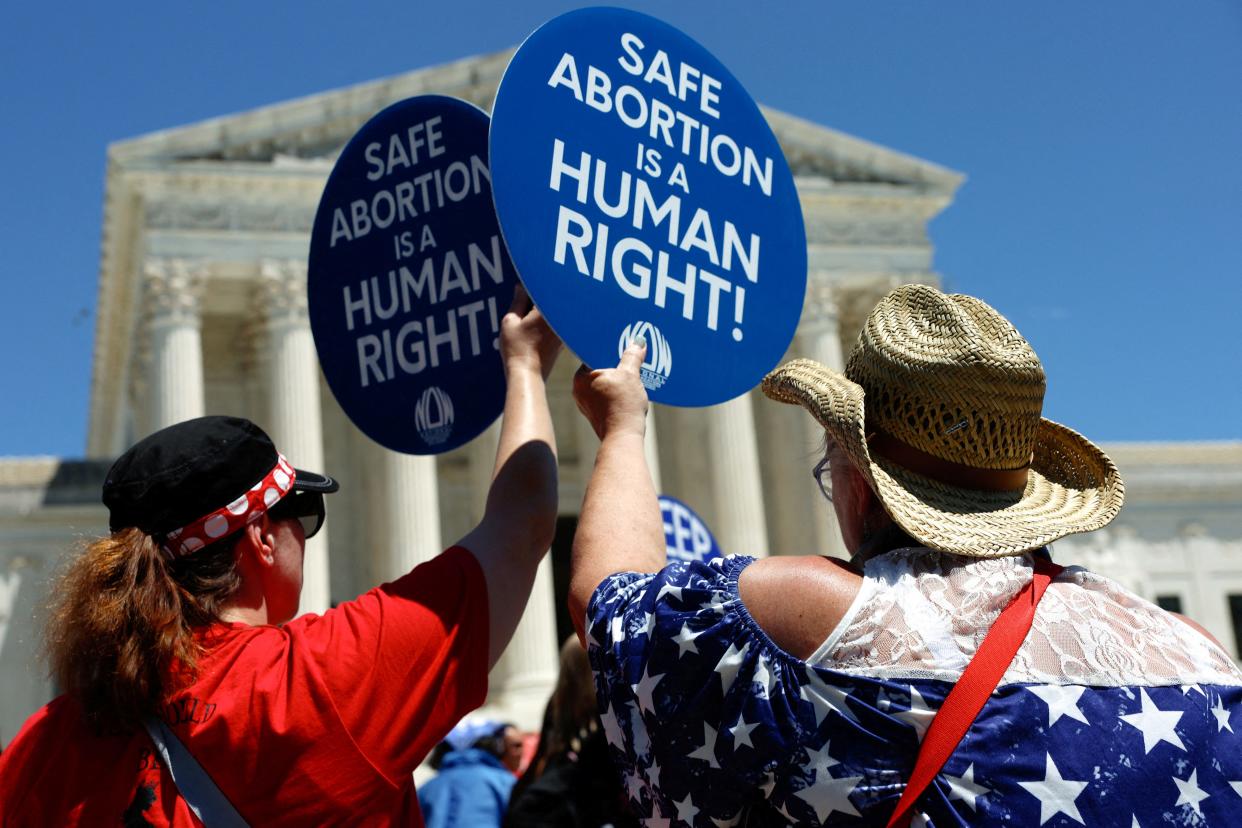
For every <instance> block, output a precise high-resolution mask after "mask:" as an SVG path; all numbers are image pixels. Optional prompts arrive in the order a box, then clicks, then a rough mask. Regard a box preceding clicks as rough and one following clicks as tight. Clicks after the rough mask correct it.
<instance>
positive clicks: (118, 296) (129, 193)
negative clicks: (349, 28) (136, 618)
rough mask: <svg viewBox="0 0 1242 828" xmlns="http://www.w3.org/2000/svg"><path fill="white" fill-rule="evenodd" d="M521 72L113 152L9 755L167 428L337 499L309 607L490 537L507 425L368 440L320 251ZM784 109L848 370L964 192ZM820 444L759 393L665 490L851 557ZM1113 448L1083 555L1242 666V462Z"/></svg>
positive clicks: (719, 516)
mask: <svg viewBox="0 0 1242 828" xmlns="http://www.w3.org/2000/svg"><path fill="white" fill-rule="evenodd" d="M510 55H511V52H502V53H498V54H494V55H488V56H483V57H476V58H469V59H466V60H462V61H458V62H456V63H452V64H447V65H443V66H437V67H432V68H429V69H424V70H420V71H415V72H410V73H408V74H404V75H400V76H397V77H393V78H388V79H384V80H380V81H375V82H372V83H365V84H360V85H358V86H353V87H349V88H346V89H340V90H335V91H331V92H326V93H323V94H320V95H315V96H311V97H308V98H304V99H300V100H294V101H289V102H286V103H280V104H276V105H273V106H268V107H264V108H261V109H258V110H254V111H251V112H246V113H242V114H239V115H232V116H226V117H222V118H217V119H213V120H210V121H206V122H203V123H199V124H192V125H189V126H185V127H178V128H174V129H170V130H167V131H164V132H159V133H155V134H151V135H146V136H142V137H139V138H135V139H132V140H128V141H123V142H121V143H118V144H115V145H113V146H112V147H110V148H109V152H108V168H107V181H106V196H105V209H104V226H103V246H102V257H101V264H100V276H99V298H98V306H97V326H98V327H97V330H96V338H95V350H94V362H93V364H94V371H93V379H92V388H91V402H90V416H89V434H88V441H87V454H88V458H89V459H87V460H81V461H65V460H60V459H57V458H15V459H8V460H0V740H7V738H9V737H11V735H12V733H13V732H14V731H15V729H16V727H17V726H18V725H19V724H20V722H21V720H22V719H23V718H24V717H25V716H27V715H29V713H31V712H32V711H33V710H34V709H35V708H36V707H37V706H38V705H39V704H41V703H43V702H44V701H46V700H47V699H48V698H50V696H51V694H52V693H53V692H54V688H53V687H52V686H51V685H50V684H49V683H48V682H47V680H46V679H45V678H44V677H43V676H42V673H41V672H40V667H39V666H38V664H37V662H36V660H35V653H36V649H37V640H36V630H37V624H38V618H37V612H38V607H39V605H40V603H41V601H42V594H43V590H44V586H45V584H46V581H47V579H48V577H49V576H50V574H51V573H52V572H53V570H54V569H55V566H56V563H57V561H58V560H59V559H60V558H61V557H62V556H63V555H64V554H65V552H66V551H67V550H68V549H69V548H70V547H71V545H72V543H73V541H74V539H75V538H77V537H89V536H91V535H95V534H99V533H102V532H103V531H106V524H107V521H106V513H105V512H104V510H103V508H102V507H101V506H99V505H98V491H99V490H98V486H99V483H100V482H102V477H103V474H104V472H105V471H106V469H107V467H108V464H109V462H110V459H111V458H113V457H115V456H116V455H117V454H119V453H120V452H121V451H122V450H124V448H126V447H127V446H128V445H130V444H131V443H132V442H134V441H135V440H137V439H139V438H141V437H143V436H145V435H146V434H148V433H150V432H151V431H153V430H155V429H158V428H161V427H163V426H166V425H169V424H171V423H174V422H178V421H180V420H184V419H187V418H190V417H195V416H200V415H203V414H216V413H229V414H240V415H242V416H246V417H249V418H251V419H253V420H255V421H256V422H258V423H259V424H260V425H262V426H263V427H264V428H265V429H266V430H267V431H268V432H269V433H270V434H271V435H272V436H273V438H274V439H275V440H276V443H277V445H278V446H280V447H281V450H282V451H283V452H284V453H285V454H286V456H288V457H289V458H290V460H291V461H292V462H293V463H294V464H296V465H299V466H301V467H304V468H309V469H323V470H325V471H327V472H328V473H330V474H332V475H333V476H335V477H337V478H338V479H340V481H341V484H342V485H341V492H340V493H339V494H337V495H334V496H332V497H331V498H330V499H329V518H328V522H327V525H326V531H325V532H323V533H321V534H320V535H319V536H318V537H316V538H314V539H312V540H311V541H310V543H308V548H307V555H306V564H305V567H306V574H305V588H304V593H303V601H302V609H303V610H304V611H322V610H324V609H326V608H327V607H329V606H331V605H332V604H333V603H334V602H339V601H343V600H348V599H349V598H352V597H353V596H355V595H357V594H358V593H360V592H362V591H365V590H366V589H368V588H370V587H371V586H373V585H375V584H378V583H381V582H383V581H385V580H388V579H391V578H393V577H395V576H397V575H399V574H401V573H403V572H405V571H407V570H408V569H409V568H411V567H412V566H414V565H415V564H417V563H418V562H420V561H423V560H426V559H428V558H430V557H432V556H433V555H435V554H437V553H438V552H439V551H440V550H441V549H443V548H444V547H445V546H446V545H448V544H451V543H452V542H453V541H454V540H455V539H456V538H458V537H460V536H461V535H463V534H464V533H465V532H466V531H467V530H468V529H469V528H471V527H472V526H473V525H474V523H475V522H476V521H477V520H478V519H479V517H480V515H481V512H482V508H483V504H484V501H485V497H486V488H487V483H488V480H489V477H490V471H491V465H492V458H493V455H494V451H495V441H496V429H495V427H493V428H492V429H491V430H490V431H488V432H486V433H485V434H484V435H483V436H482V437H480V438H479V439H477V440H475V441H474V442H473V443H471V444H470V445H468V446H465V447H463V448H461V449H458V450H457V451H454V452H451V453H448V454H444V455H441V456H439V457H413V456H407V455H400V454H395V453H393V452H390V451H387V450H385V449H382V448H380V447H379V446H377V445H375V444H374V443H372V442H371V441H370V440H368V439H367V438H366V437H365V436H363V435H362V434H361V433H360V432H359V431H358V430H357V429H356V428H354V427H353V426H352V425H351V424H350V422H349V421H348V419H347V418H346V417H345V415H344V414H343V413H342V411H341V409H340V408H339V406H338V405H337V404H336V402H335V400H334V399H333V397H332V394H331V392H330V391H329V390H328V388H327V386H326V384H325V383H324V382H323V380H322V377H321V374H320V372H319V368H318V364H317V359H316V353H315V347H314V343H313V341H312V338H311V333H310V327H309V324H308V321H307V307H306V288H305V282H306V252H307V249H308V246H309V237H310V227H311V222H312V219H313V217H314V213H315V209H316V206H317V204H318V200H319V195H320V192H321V190H322V188H323V185H324V182H325V180H326V178H327V175H328V173H329V172H330V170H331V168H332V164H333V161H334V159H335V157H336V154H337V152H338V151H339V150H340V149H341V147H342V146H343V145H344V144H345V142H346V141H347V140H348V139H349V137H350V136H351V135H352V134H353V133H354V132H355V131H356V130H357V129H358V127H360V126H361V125H362V123H363V122H365V121H366V120H367V119H368V118H370V117H371V116H372V115H373V114H375V113H376V112H377V111H379V110H380V109H382V108H383V107H385V106H386V105H388V104H390V103H393V102H395V101H397V100H401V99H403V98H407V97H410V96H413V95H418V94H424V93H432V92H434V93H439V94H448V95H455V96H457V97H461V98H464V99H466V100H469V101H472V102H474V103H476V104H478V105H479V106H481V107H483V108H484V109H488V108H490V105H491V102H492V97H493V95H494V93H495V90H496V86H497V84H498V82H499V79H500V76H501V74H502V72H503V71H504V68H505V66H506V64H507V62H508V59H509V57H510ZM764 112H765V115H766V116H767V118H768V119H769V122H770V123H771V125H772V128H773V130H774V131H775V132H776V135H777V137H778V139H779V140H780V142H781V145H782V148H783V150H784V152H785V154H786V157H787V158H788V160H789V163H790V166H791V168H792V169H793V172H794V176H795V180H796V183H797V186H798V192H799V195H800V199H801V202H802V207H803V213H804V216H805V221H806V229H807V244H808V269H809V272H808V284H807V296H806V302H805V306H804V310H803V315H802V320H801V323H800V326H799V329H798V333H797V336H796V338H795V341H794V343H793V344H792V345H791V347H790V354H791V355H798V356H809V357H813V358H815V359H818V360H820V361H821V362H824V363H826V364H828V365H833V366H837V367H840V366H841V365H842V363H843V359H842V354H843V351H844V350H845V349H846V348H848V345H849V343H850V342H851V341H852V340H853V337H854V335H855V332H856V331H857V330H858V328H859V326H860V324H861V321H862V318H863V317H864V316H865V314H866V313H867V311H868V310H869V309H870V307H871V306H872V304H874V302H875V300H876V299H878V298H879V297H880V296H881V295H882V294H883V293H885V292H886V291H888V290H889V289H890V288H891V287H893V286H895V285H898V284H902V283H906V282H925V283H932V284H936V283H938V282H939V278H938V276H937V274H936V273H935V271H934V270H933V267H932V246H931V243H930V241H929V238H928V233H927V226H928V223H929V221H930V220H931V219H932V218H934V217H935V216H936V215H937V214H938V213H940V212H941V211H942V210H944V209H945V208H946V207H947V206H948V205H949V204H950V203H951V202H952V200H953V196H954V193H955V191H956V189H957V187H958V186H959V184H960V183H961V181H962V176H961V175H959V174H957V173H955V172H952V171H950V170H946V169H944V168H942V167H939V166H936V165H934V164H931V163H929V162H926V161H922V160H919V159H916V158H912V157H910V156H907V155H903V154H901V153H899V152H895V151H893V150H890V149H886V148H884V147H881V146H877V145H875V144H871V143H868V142H866V141H862V140H859V139H857V138H853V137H850V136H847V135H844V134H841V133H839V132H836V131H833V130H831V129H828V128H826V127H823V126H819V125H816V124H811V123H808V122H806V121H803V120H800V119H798V118H796V117H793V116H790V115H787V114H784V113H781V112H776V111H773V110H765V111H764ZM576 366H577V362H576V360H575V359H574V358H573V356H572V355H566V356H565V357H564V358H562V360H561V362H560V364H559V365H558V366H557V369H556V372H555V374H554V375H553V378H552V380H551V382H550V384H549V388H550V390H549V393H550V396H551V405H552V409H553V417H554V421H555V424H556V429H557V439H558V447H559V455H560V473H561V483H560V513H561V515H562V518H561V520H560V522H559V526H558V535H557V540H556V543H555V544H554V547H553V550H552V553H551V554H550V555H549V556H548V558H547V559H546V560H545V563H544V564H543V567H542V569H541V573H540V576H539V579H538V582H537V585H536V588H535V591H534V594H533V595H532V597H531V601H530V604H529V606H528V608H527V611H526V615H525V617H524V619H523V621H522V624H521V627H520V628H519V630H518V633H517V635H516V636H515V638H514V640H513V643H512V644H511V645H510V647H509V649H508V651H507V652H506V654H505V656H504V657H503V659H502V660H501V662H500V663H499V664H498V665H497V666H496V668H495V669H494V670H493V672H492V676H491V684H490V693H489V698H488V707H489V708H490V709H491V710H492V711H493V712H495V713H496V714H498V715H501V716H503V717H504V718H507V719H511V720H514V721H516V722H518V723H519V724H520V725H522V726H523V727H526V728H528V729H537V727H538V724H539V720H540V716H541V714H542V709H543V704H544V702H545V700H546V698H547V694H548V692H549V691H550V689H551V685H552V682H553V681H554V679H555V671H556V663H557V662H556V653H557V646H558V640H559V638H560V637H561V636H563V635H565V634H567V632H568V619H567V618H565V616H564V609H563V603H564V595H565V588H566V558H567V553H568V548H569V540H570V538H571V537H572V532H573V528H574V525H575V523H576V515H577V513H578V509H579V506H580V504H581V501H582V495H583V491H584V485H585V481H586V479H587V476H588V474H589V472H590V469H591V466H592V464H593V462H594V451H595V444H596V439H595V436H594V434H593V433H592V432H591V430H590V428H589V426H587V425H586V423H585V421H584V420H583V419H582V418H581V417H580V416H579V415H578V414H577V412H576V410H575V408H574V405H573V402H572V399H571V398H570V396H569V389H570V377H571V375H572V372H573V370H574V369H575V368H576ZM819 439H820V438H819V435H818V434H817V433H816V430H815V429H814V428H813V427H812V422H811V420H810V418H808V417H806V416H805V415H804V414H802V413H801V411H800V409H796V408H794V407H790V406H782V405H777V404H774V403H769V402H767V401H766V400H764V399H763V398H762V396H761V395H759V394H758V393H757V392H752V393H750V394H747V395H743V396H742V397H739V398H737V399H735V400H732V401H731V402H728V403H725V404H723V405H720V406H714V407H711V408H704V409H680V408H666V407H659V406H656V407H654V411H653V413H652V417H651V428H650V429H649V440H648V447H647V448H648V453H649V458H650V460H651V467H652V470H653V473H654V474H655V476H656V483H657V489H659V490H660V491H663V492H666V493H668V494H671V495H673V496H675V497H677V498H679V499H681V500H682V501H684V502H686V503H688V504H690V505H692V506H693V508H695V509H696V510H697V511H698V512H699V514H700V515H702V516H703V518H704V519H705V520H706V521H707V522H708V524H709V525H710V526H711V527H712V529H713V531H714V532H715V534H716V536H717V538H718V540H719V542H720V545H721V547H722V548H723V549H724V550H725V551H726V552H743V553H747V554H752V555H767V554H781V553H805V552H808V551H813V550H819V551H824V552H829V553H835V554H842V553H843V552H844V550H843V549H842V547H841V541H840V539H839V537H838V535H837V532H836V527H835V525H834V522H833V518H832V516H831V513H830V509H829V507H828V506H827V504H826V503H823V502H822V499H821V498H820V495H819V493H818V491H817V490H816V487H815V486H813V485H810V480H809V477H808V472H809V470H810V468H811V467H812V466H813V465H814V463H815V461H816V459H817V458H816V456H815V454H816V449H817V444H818V442H819ZM1109 448H1110V450H1111V451H1114V453H1115V455H1116V456H1117V457H1118V459H1119V462H1121V466H1122V471H1123V474H1125V475H1126V476H1127V480H1128V482H1129V483H1130V485H1131V489H1130V493H1131V502H1130V504H1129V505H1128V506H1127V509H1126V511H1123V513H1122V517H1121V518H1120V519H1119V520H1118V523H1117V524H1116V525H1115V526H1116V528H1114V529H1112V530H1110V531H1109V532H1105V533H1096V534H1095V535H1092V536H1089V537H1088V538H1086V539H1084V540H1073V541H1066V542H1065V548H1066V549H1067V551H1071V550H1072V552H1073V553H1074V554H1076V555H1080V556H1081V557H1083V558H1088V559H1090V561H1091V563H1092V564H1093V565H1094V566H1095V567H1096V568H1098V569H1100V570H1102V571H1105V572H1109V573H1116V574H1117V575H1118V577H1120V578H1122V579H1123V580H1126V581H1127V582H1128V583H1130V584H1131V585H1133V586H1134V587H1135V588H1136V589H1138V590H1139V591H1140V592H1141V593H1142V594H1144V595H1145V596H1148V597H1152V598H1155V597H1157V596H1163V597H1164V598H1165V599H1167V600H1166V603H1169V602H1171V598H1172V596H1176V597H1177V598H1178V599H1179V600H1180V601H1181V603H1180V606H1181V608H1182V609H1183V611H1185V612H1187V613H1188V614H1191V615H1195V616H1197V617H1198V618H1199V619H1200V620H1201V621H1203V622H1204V623H1205V624H1206V625H1207V626H1208V627H1209V628H1210V629H1212V630H1213V631H1214V632H1215V633H1216V634H1217V635H1218V636H1219V637H1220V638H1221V640H1222V641H1225V642H1226V644H1227V646H1229V647H1231V648H1233V654H1234V656H1235V657H1237V656H1238V650H1237V646H1238V645H1237V642H1236V641H1235V639H1234V632H1235V630H1234V628H1233V626H1232V625H1233V624H1242V517H1240V515H1242V509H1240V508H1239V507H1242V444H1222V445H1219V446H1182V445H1177V444H1169V445H1159V446H1138V447H1133V446H1118V447H1109ZM1067 557H1068V556H1067ZM1235 599H1236V600H1235ZM1231 601H1232V602H1233V603H1234V604H1237V605H1238V607H1237V609H1236V610H1234V616H1231V615H1230V609H1229V607H1230V606H1232V604H1231V603H1230V602H1231ZM1222 602H1223V603H1222ZM1235 616H1236V617H1235Z"/></svg>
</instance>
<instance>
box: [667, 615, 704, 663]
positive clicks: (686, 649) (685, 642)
mask: <svg viewBox="0 0 1242 828" xmlns="http://www.w3.org/2000/svg"><path fill="white" fill-rule="evenodd" d="M702 634H703V633H702V632H701V631H700V632H690V625H689V624H682V625H681V632H679V633H677V635H675V636H673V640H674V641H676V642H677V660H678V661H680V660H681V657H682V656H684V655H685V654H686V653H694V654H695V655H698V652H699V648H698V646H697V645H696V644H695V643H694V639H696V638H698V637H699V636H700V635H702Z"/></svg>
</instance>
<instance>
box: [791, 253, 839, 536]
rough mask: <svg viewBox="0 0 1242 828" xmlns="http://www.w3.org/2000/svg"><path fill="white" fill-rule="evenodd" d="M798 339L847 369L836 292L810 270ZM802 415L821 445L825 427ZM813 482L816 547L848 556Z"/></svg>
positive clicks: (816, 356) (809, 435) (820, 358)
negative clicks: (842, 346) (842, 348)
mask: <svg viewBox="0 0 1242 828" xmlns="http://www.w3.org/2000/svg"><path fill="white" fill-rule="evenodd" d="M798 341H799V343H800V344H801V349H800V350H801V352H802V353H803V354H804V355H805V356H806V357H808V358H809V359H813V360H815V361H816V362H819V363H821V364H823V365H825V366H827V367H828V368H832V369H833V370H835V371H844V370H845V359H844V357H843V355H842V353H841V331H840V325H839V317H838V312H837V301H836V295H835V294H834V292H833V290H832V286H831V284H830V283H829V282H828V280H827V277H826V276H824V275H823V274H814V273H813V274H810V278H809V279H808V280H807V295H806V302H805V303H804V304H803V306H802V321H801V322H800V323H799V324H798ZM802 419H803V423H804V427H805V429H806V440H807V445H808V446H811V447H812V448H818V447H820V446H821V445H822V444H823V438H824V429H823V427H822V426H820V424H819V423H818V422H817V421H816V420H815V418H814V417H812V416H811V415H809V414H807V415H806V416H804V417H803V418H802ZM811 486H812V491H814V500H816V501H817V502H816V504H815V508H814V509H813V510H812V513H811V514H812V521H813V525H814V529H815V534H814V538H815V547H816V551H817V552H818V553H819V554H826V555H833V556H836V557H839V558H848V557H849V555H850V551H849V550H847V549H846V548H845V541H843V540H842V539H841V529H840V527H839V525H838V524H837V514H836V512H834V511H833V508H832V504H831V503H827V502H825V501H824V499H823V497H822V496H821V495H820V493H819V490H818V488H815V487H814V484H811Z"/></svg>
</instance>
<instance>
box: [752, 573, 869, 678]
mask: <svg viewBox="0 0 1242 828" xmlns="http://www.w3.org/2000/svg"><path fill="white" fill-rule="evenodd" d="M861 586H862V575H861V574H860V573H859V572H858V570H857V569H855V568H853V567H852V566H851V565H850V564H848V563H846V562H844V561H839V560H836V559H834V558H824V557H820V556H816V555H805V556H790V557H776V558H764V559H763V560H759V561H755V562H754V563H753V564H751V565H750V566H748V567H746V569H745V570H744V571H743V572H742V577H741V579H739V581H738V592H739V593H740V595H741V597H742V602H743V603H744V604H745V605H746V609H747V611H748V612H749V613H750V615H751V617H752V618H754V619H755V621H756V622H757V623H758V624H759V626H760V627H762V628H763V631H764V632H765V633H767V634H768V637H769V638H771V639H772V640H773V641H774V642H776V645H777V646H778V647H780V648H781V649H783V650H785V651H786V652H788V653H790V654H792V655H795V656H797V657H798V658H806V657H807V656H809V655H811V654H812V653H814V652H815V650H816V649H818V648H819V645H820V644H822V643H824V639H826V638H827V637H828V635H829V634H830V633H831V632H832V631H833V630H834V629H836V626H837V624H838V623H839V622H840V621H841V618H842V617H844V615H845V613H846V612H847V611H848V610H849V608H850V604H851V603H853V601H854V597H855V596H856V595H857V594H858V590H859V588H860V587H861Z"/></svg>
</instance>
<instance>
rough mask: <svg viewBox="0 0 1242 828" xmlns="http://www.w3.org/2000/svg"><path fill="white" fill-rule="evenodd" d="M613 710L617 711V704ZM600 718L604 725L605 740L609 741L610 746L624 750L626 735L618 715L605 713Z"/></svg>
mask: <svg viewBox="0 0 1242 828" xmlns="http://www.w3.org/2000/svg"><path fill="white" fill-rule="evenodd" d="M612 709H613V710H615V709H616V705H615V704H614V705H613V707H612ZM599 718H600V720H601V721H602V722H603V723H604V738H605V739H607V740H608V744H610V745H612V746H614V747H616V748H620V749H621V750H624V749H625V735H624V734H623V733H622V731H621V721H620V720H619V719H618V718H617V714H616V713H611V712H608V711H604V713H602V714H601V715H600V717H599Z"/></svg>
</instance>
